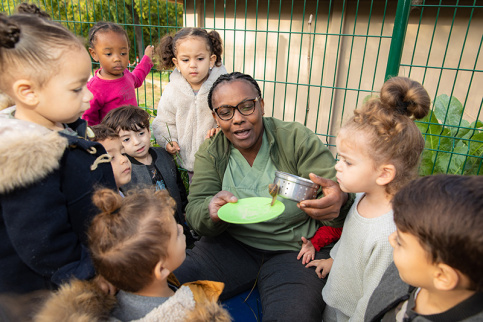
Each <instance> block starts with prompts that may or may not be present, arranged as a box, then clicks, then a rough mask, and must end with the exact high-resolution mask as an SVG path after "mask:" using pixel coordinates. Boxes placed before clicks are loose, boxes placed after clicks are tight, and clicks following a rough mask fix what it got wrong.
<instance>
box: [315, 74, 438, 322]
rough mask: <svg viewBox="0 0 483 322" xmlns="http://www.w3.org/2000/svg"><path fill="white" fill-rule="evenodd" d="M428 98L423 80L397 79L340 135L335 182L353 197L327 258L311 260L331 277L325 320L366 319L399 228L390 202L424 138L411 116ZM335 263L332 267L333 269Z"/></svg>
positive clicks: (410, 174)
mask: <svg viewBox="0 0 483 322" xmlns="http://www.w3.org/2000/svg"><path fill="white" fill-rule="evenodd" d="M429 107H430V99H429V95H428V93H427V92H426V90H425V89H424V88H423V87H422V86H421V84H419V83H418V82H415V81H412V80H410V79H408V78H405V77H394V78H391V79H390V80H388V81H387V82H386V83H384V85H383V87H382V89H381V93H380V98H374V99H372V100H370V101H368V102H367V103H366V104H365V105H364V106H363V107H362V109H361V110H355V111H354V116H353V117H352V118H351V119H349V121H348V122H347V123H346V124H345V125H344V126H343V127H342V128H341V130H340V133H339V135H338V136H337V153H338V154H339V158H340V160H339V162H337V164H336V166H335V169H336V170H337V181H338V182H339V185H340V188H341V189H342V191H345V192H355V193H358V194H357V195H356V200H355V201H354V204H353V205H352V208H351V210H350V211H349V214H348V215H347V217H346V219H345V222H344V230H343V232H342V236H341V238H340V240H339V241H338V242H337V243H336V244H335V246H334V248H333V249H332V250H331V252H330V257H331V258H329V259H326V260H317V261H312V262H310V263H309V264H308V265H307V267H311V266H317V268H316V273H317V275H318V276H319V277H325V276H327V274H329V272H330V275H329V278H328V281H327V284H326V285H325V287H324V289H323V290H322V296H323V298H324V301H325V302H326V304H327V306H326V308H325V311H324V321H335V320H337V321H348V320H351V321H362V320H363V318H364V312H365V310H366V306H367V301H368V300H369V297H370V296H371V294H372V292H373V291H374V289H375V288H376V286H377V284H378V283H379V281H380V279H381V277H382V275H383V273H384V271H385V270H386V268H387V267H388V265H389V264H390V262H391V257H392V248H391V246H390V244H389V242H388V239H387V238H388V236H389V235H390V234H391V233H392V232H394V231H395V230H396V227H395V226H394V221H393V212H392V208H391V200H392V197H393V196H394V194H395V193H396V192H397V191H398V190H399V189H400V188H401V187H402V186H404V185H405V184H406V183H407V182H409V181H410V180H411V179H413V178H414V177H415V176H416V174H417V167H418V163H419V158H420V154H421V152H422V151H423V148H424V139H423V137H422V135H421V132H420V131H419V130H418V128H417V126H416V124H414V122H413V119H420V118H422V117H424V116H425V115H427V114H428V112H429ZM332 264H333V266H332Z"/></svg>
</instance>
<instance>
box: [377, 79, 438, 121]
mask: <svg viewBox="0 0 483 322" xmlns="http://www.w3.org/2000/svg"><path fill="white" fill-rule="evenodd" d="M380 99H381V103H382V105H383V107H384V108H387V109H390V110H392V112H393V113H394V112H395V113H398V114H401V115H406V116H408V117H410V118H415V119H421V118H423V117H425V116H426V115H427V114H428V113H429V109H430V105H431V99H430V98H429V95H428V92H426V90H425V89H424V87H423V86H422V85H421V84H420V83H418V82H416V81H414V80H411V79H409V78H407V77H393V78H391V79H389V80H388V81H387V82H385V83H384V85H383V86H382V88H381V96H380Z"/></svg>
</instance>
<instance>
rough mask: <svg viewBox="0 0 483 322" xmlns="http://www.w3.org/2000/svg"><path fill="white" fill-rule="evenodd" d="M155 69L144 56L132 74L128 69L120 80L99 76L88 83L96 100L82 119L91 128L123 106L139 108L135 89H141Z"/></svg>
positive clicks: (149, 59) (92, 101) (95, 76)
mask: <svg viewBox="0 0 483 322" xmlns="http://www.w3.org/2000/svg"><path fill="white" fill-rule="evenodd" d="M151 67H153V63H152V61H151V58H149V57H148V56H147V55H144V57H143V59H141V62H140V63H139V64H138V65H137V66H136V68H135V69H134V70H133V71H132V73H131V72H130V71H129V70H128V69H126V70H124V76H122V77H121V78H118V79H113V80H105V79H101V78H99V76H98V75H97V74H98V72H99V70H100V69H99V70H96V72H95V73H94V77H92V78H91V79H90V80H89V82H88V83H87V88H88V89H89V90H90V91H91V92H92V94H93V95H94V98H93V99H92V100H91V102H90V104H91V107H90V108H89V109H88V110H87V111H85V112H84V115H82V118H83V119H84V120H86V121H87V123H88V124H89V126H92V125H96V124H99V123H101V121H102V119H103V118H104V116H106V114H107V112H109V111H110V110H113V109H115V108H117V107H120V106H123V105H128V104H129V105H134V106H137V105H138V103H137V100H136V93H135V91H134V89H135V88H138V87H140V86H141V85H142V84H143V82H144V79H145V78H146V75H147V74H148V73H149V71H150V70H151Z"/></svg>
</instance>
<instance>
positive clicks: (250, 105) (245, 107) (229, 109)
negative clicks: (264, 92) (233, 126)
mask: <svg viewBox="0 0 483 322" xmlns="http://www.w3.org/2000/svg"><path fill="white" fill-rule="evenodd" d="M259 100H260V96H259V97H257V98H254V99H248V100H244V101H242V102H240V103H238V105H237V106H231V105H223V106H220V107H217V108H215V113H216V115H218V117H219V118H220V119H222V120H223V121H229V120H231V119H232V118H233V116H234V115H235V110H238V112H240V114H241V115H244V116H248V115H251V114H253V112H255V103H256V102H258V101H259Z"/></svg>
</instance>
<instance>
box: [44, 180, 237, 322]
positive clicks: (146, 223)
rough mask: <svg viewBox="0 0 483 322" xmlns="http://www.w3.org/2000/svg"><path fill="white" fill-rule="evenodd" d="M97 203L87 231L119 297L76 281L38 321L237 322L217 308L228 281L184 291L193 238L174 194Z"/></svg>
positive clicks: (111, 195)
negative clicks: (179, 275)
mask: <svg viewBox="0 0 483 322" xmlns="http://www.w3.org/2000/svg"><path fill="white" fill-rule="evenodd" d="M93 200H94V203H95V204H96V206H97V207H98V208H99V210H100V213H99V214H98V215H97V216H96V217H95V218H94V219H93V221H92V225H91V226H90V228H89V232H88V235H89V248H90V250H91V254H92V260H93V262H94V266H95V268H96V271H97V272H98V274H100V275H102V276H103V277H104V278H105V279H106V280H107V281H109V282H110V283H111V284H112V285H113V286H115V287H116V288H117V289H118V290H119V291H118V293H117V295H116V297H115V299H114V298H113V296H112V295H106V294H103V293H102V292H100V291H99V290H98V289H96V288H95V286H94V287H93V286H92V283H90V282H86V281H83V282H79V281H72V282H71V283H70V284H66V285H64V286H63V287H62V289H61V290H60V291H59V292H57V293H56V294H54V295H53V297H52V298H50V299H49V300H48V301H47V303H46V304H45V306H44V308H43V309H42V310H41V311H40V313H39V315H38V316H37V321H40V322H41V321H52V320H62V321H63V320H64V319H63V317H66V319H65V320H67V319H68V318H70V317H77V318H78V319H79V320H81V319H80V317H83V318H84V320H85V321H99V320H102V319H106V317H108V316H110V317H111V318H114V319H115V320H116V321H117V320H120V321H132V320H139V319H142V321H170V322H176V321H220V322H222V321H230V317H229V315H228V313H227V312H226V311H225V310H224V309H223V308H222V307H220V306H219V304H217V299H218V296H219V294H220V293H221V291H222V290H223V283H220V282H210V281H198V282H193V283H188V284H185V285H183V286H180V285H179V282H178V281H177V280H176V278H175V277H174V275H173V274H172V272H173V271H174V270H176V268H178V267H179V265H181V263H182V262H183V261H184V259H185V250H186V237H185V235H184V234H183V228H182V227H181V225H179V224H177V223H176V221H175V219H174V212H175V209H176V204H175V201H174V199H173V198H171V197H170V196H169V193H168V191H167V190H158V191H154V189H139V190H132V191H130V192H128V193H127V195H126V196H125V198H122V197H121V196H120V195H119V194H118V193H116V192H115V191H112V190H110V189H100V190H98V191H97V192H96V193H95V194H94V197H93ZM82 314H84V316H82ZM215 317H216V318H217V319H215Z"/></svg>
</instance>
